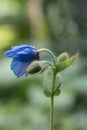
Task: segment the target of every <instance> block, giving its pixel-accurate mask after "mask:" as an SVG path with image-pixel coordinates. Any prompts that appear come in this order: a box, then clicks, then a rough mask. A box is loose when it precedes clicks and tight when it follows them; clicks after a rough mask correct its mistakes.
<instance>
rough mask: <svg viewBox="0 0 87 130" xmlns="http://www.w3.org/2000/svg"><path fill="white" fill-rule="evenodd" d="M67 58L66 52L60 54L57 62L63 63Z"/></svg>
mask: <svg viewBox="0 0 87 130" xmlns="http://www.w3.org/2000/svg"><path fill="white" fill-rule="evenodd" d="M68 58H69V55H68V53H67V52H64V53H62V54H60V55H59V56H58V57H57V61H58V62H62V61H65V60H66V59H68Z"/></svg>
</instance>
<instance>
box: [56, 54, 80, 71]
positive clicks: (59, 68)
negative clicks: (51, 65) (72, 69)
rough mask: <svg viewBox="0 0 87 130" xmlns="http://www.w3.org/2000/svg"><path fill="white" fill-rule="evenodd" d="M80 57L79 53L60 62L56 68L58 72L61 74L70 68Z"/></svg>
mask: <svg viewBox="0 0 87 130" xmlns="http://www.w3.org/2000/svg"><path fill="white" fill-rule="evenodd" d="M77 57H78V53H77V54H76V55H74V56H72V57H70V58H68V59H66V60H64V61H62V62H58V63H57V66H56V71H57V72H60V71H62V70H64V69H66V68H67V67H69V66H70V65H71V64H72V63H73V62H74V61H75V60H76V59H77Z"/></svg>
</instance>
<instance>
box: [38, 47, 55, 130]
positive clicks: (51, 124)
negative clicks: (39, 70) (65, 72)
mask: <svg viewBox="0 0 87 130" xmlns="http://www.w3.org/2000/svg"><path fill="white" fill-rule="evenodd" d="M37 52H38V53H39V52H47V53H49V54H50V55H51V57H52V59H53V64H54V65H52V66H53V67H52V69H53V79H52V95H51V102H50V130H53V116H54V87H55V79H56V57H55V55H54V54H53V53H52V52H51V51H50V50H49V49H45V48H44V49H39V50H37ZM49 65H51V64H49Z"/></svg>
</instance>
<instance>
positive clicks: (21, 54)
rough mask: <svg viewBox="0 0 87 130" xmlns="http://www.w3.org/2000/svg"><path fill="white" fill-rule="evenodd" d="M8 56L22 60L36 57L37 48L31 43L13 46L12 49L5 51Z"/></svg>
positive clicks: (26, 60) (30, 59)
mask: <svg viewBox="0 0 87 130" xmlns="http://www.w3.org/2000/svg"><path fill="white" fill-rule="evenodd" d="M4 54H5V55H6V56H7V57H11V58H16V59H18V60H19V61H22V62H29V61H32V60H34V59H36V48H35V47H33V46H29V45H20V46H13V47H12V50H10V51H7V52H5V53H4Z"/></svg>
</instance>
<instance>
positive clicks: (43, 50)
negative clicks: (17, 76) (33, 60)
mask: <svg viewBox="0 0 87 130" xmlns="http://www.w3.org/2000/svg"><path fill="white" fill-rule="evenodd" d="M37 52H38V53H39V52H47V53H49V54H50V55H51V57H52V58H53V63H54V66H56V58H55V55H54V54H53V53H52V51H50V50H49V49H46V48H43V49H39V50H37Z"/></svg>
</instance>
